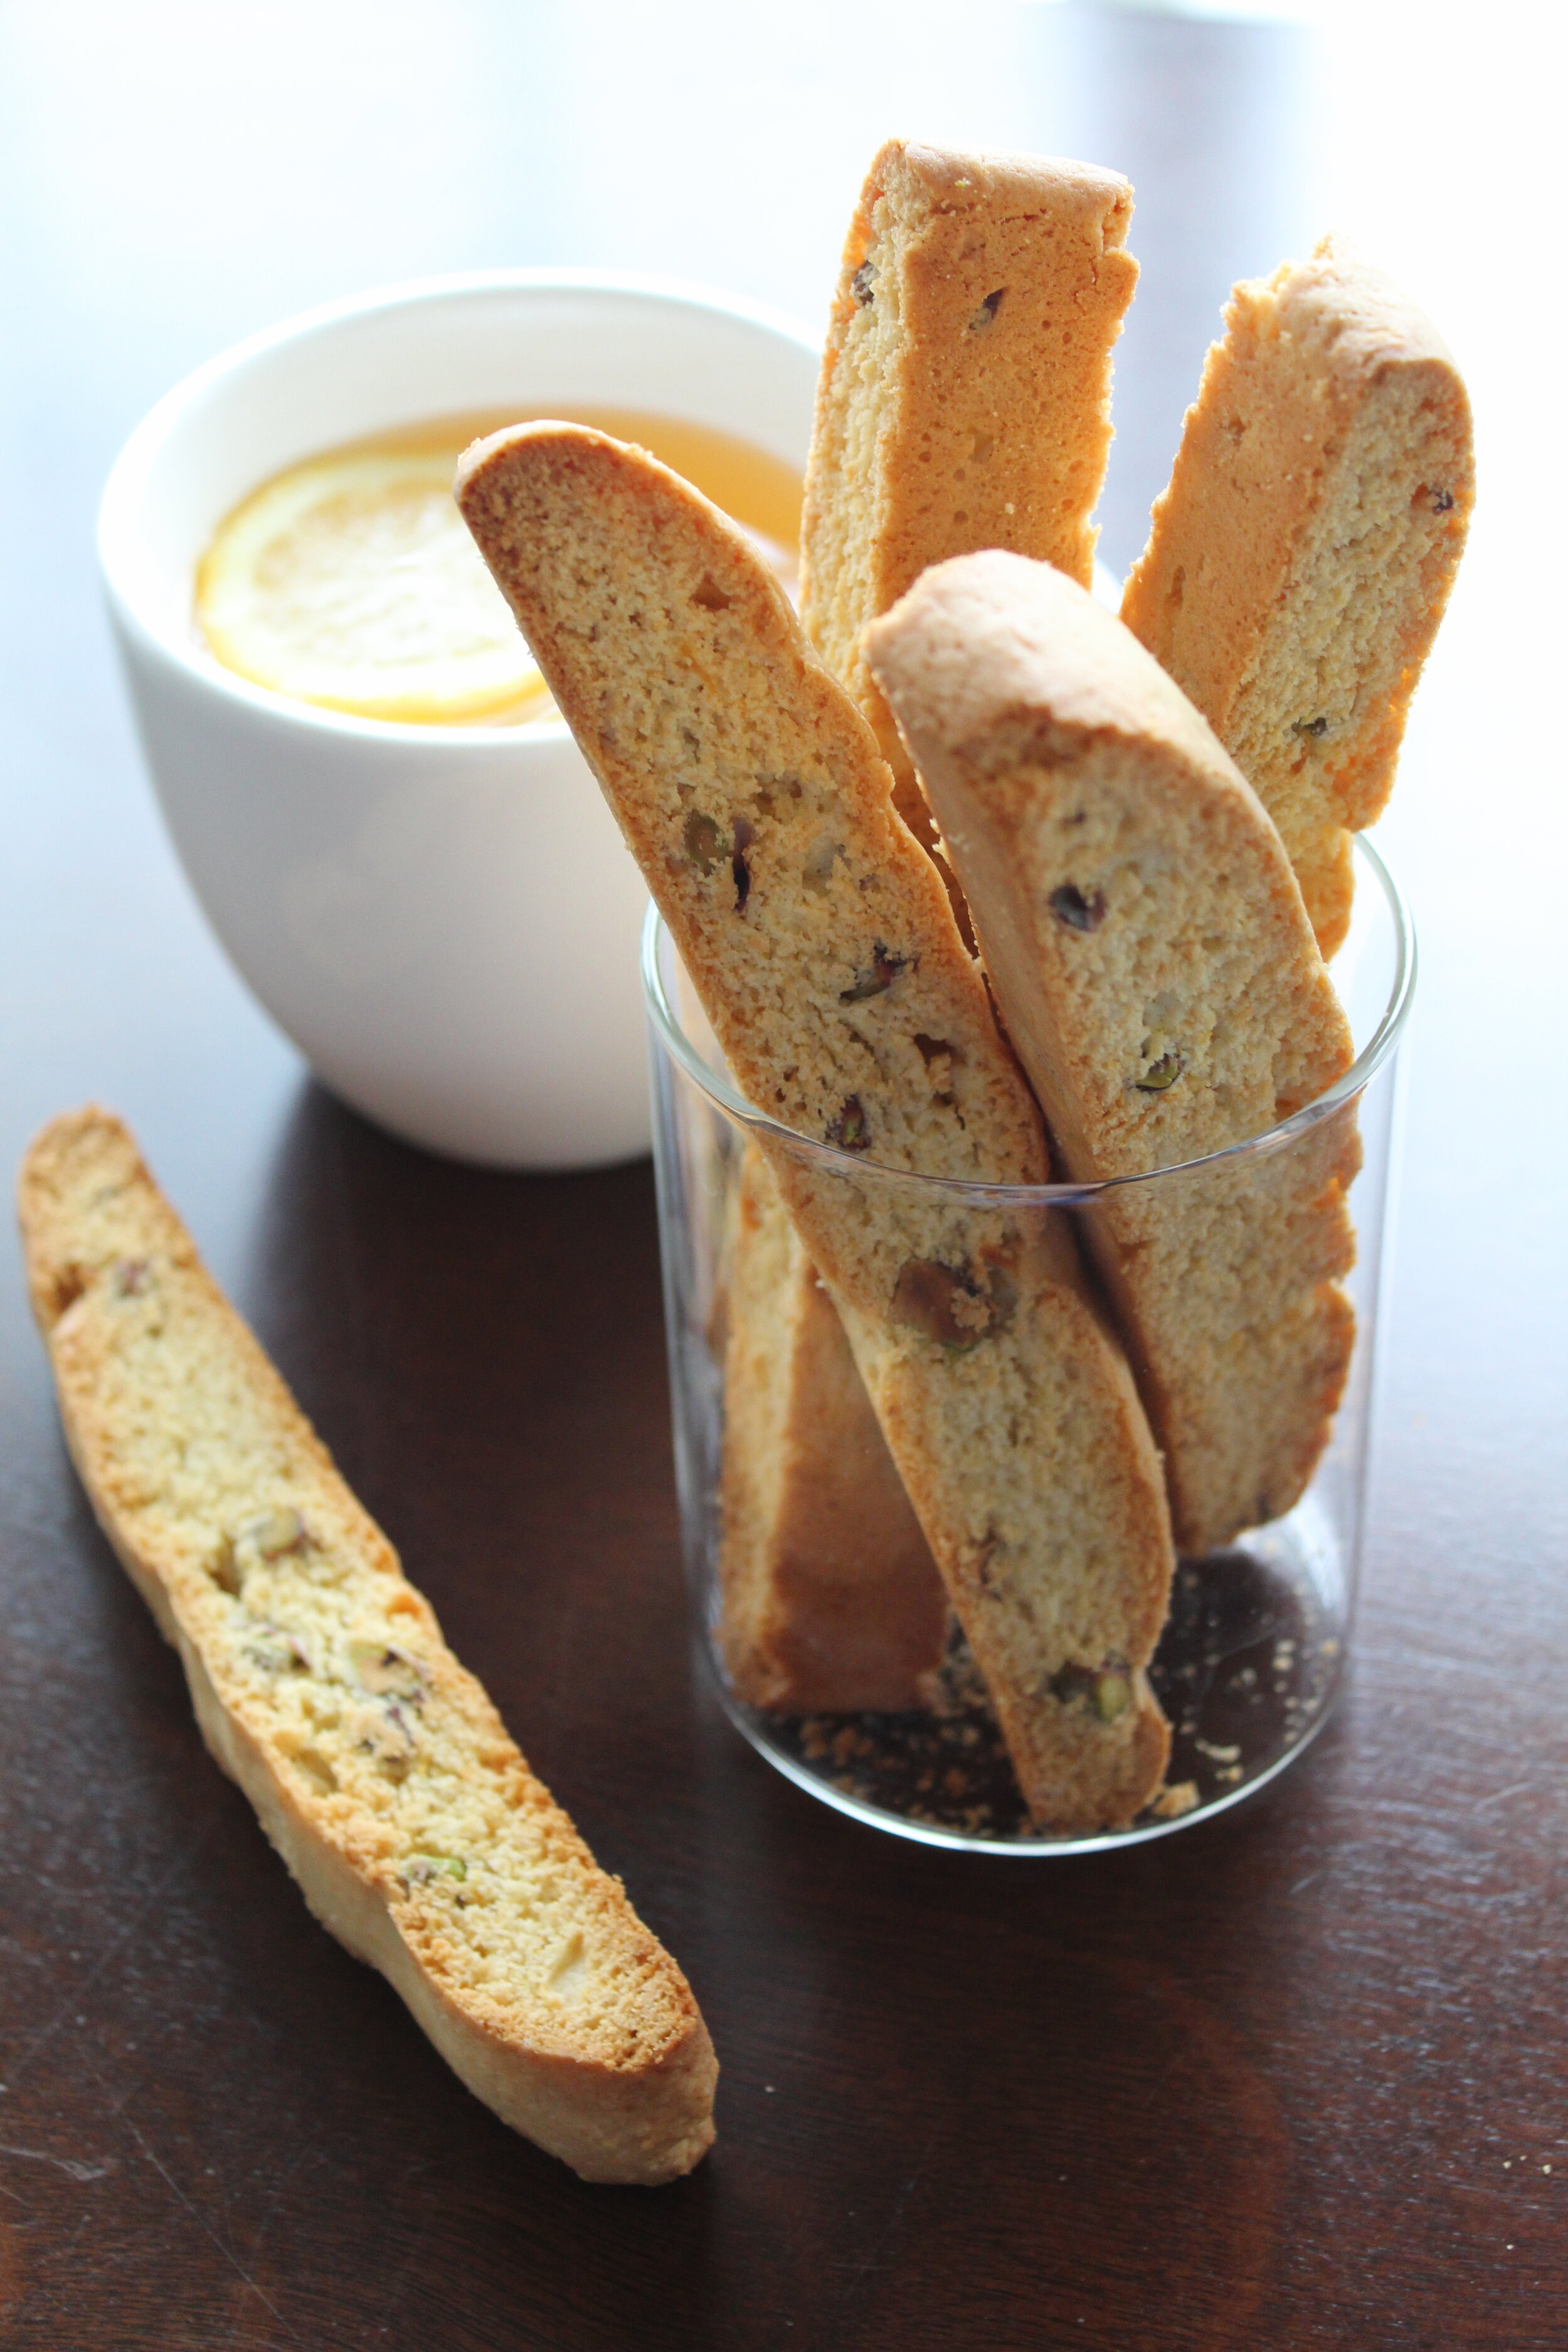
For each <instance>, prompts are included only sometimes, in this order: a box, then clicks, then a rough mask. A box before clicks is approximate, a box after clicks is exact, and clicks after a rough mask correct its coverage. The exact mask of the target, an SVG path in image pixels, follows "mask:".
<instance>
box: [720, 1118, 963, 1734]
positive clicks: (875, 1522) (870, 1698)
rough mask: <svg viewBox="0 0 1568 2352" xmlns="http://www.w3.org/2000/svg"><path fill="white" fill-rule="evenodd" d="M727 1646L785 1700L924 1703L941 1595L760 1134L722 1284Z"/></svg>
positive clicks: (736, 1673) (750, 1686)
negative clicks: (760, 1144) (726, 1322)
mask: <svg viewBox="0 0 1568 2352" xmlns="http://www.w3.org/2000/svg"><path fill="white" fill-rule="evenodd" d="M727 1306H728V1318H729V1332H728V1339H727V1344H726V1350H725V1370H724V1454H723V1468H722V1475H721V1485H720V1520H721V1529H720V1551H719V1562H720V1592H721V1617H720V1623H719V1641H720V1647H721V1651H722V1653H723V1657H724V1664H725V1667H726V1669H727V1671H728V1673H729V1675H730V1679H731V1683H732V1684H733V1685H734V1687H735V1689H736V1691H737V1693H738V1694H739V1696H741V1697H742V1698H743V1699H745V1700H747V1701H748V1702H749V1703H750V1704H751V1705H752V1706H757V1707H763V1708H768V1709H773V1710H778V1711H782V1712H784V1713H789V1714H816V1713H823V1712H851V1713H859V1712H861V1711H862V1710H864V1709H901V1708H910V1707H919V1706H924V1705H925V1704H926V1703H927V1699H928V1680H927V1678H928V1677H929V1676H931V1675H934V1674H935V1673H936V1671H937V1669H938V1668H939V1667H940V1665H941V1664H942V1654H943V1651H944V1649H945V1646H946V1635H947V1624H948V1608H947V1595H946V1592H945V1591H944V1590H943V1588H942V1579H941V1577H940V1576H939V1575H938V1573H937V1569H936V1563H935V1561H934V1560H933V1559H931V1547H930V1546H929V1544H928V1543H927V1542H926V1539H925V1538H924V1536H923V1535H922V1534H921V1524H920V1521H919V1520H918V1519H917V1518H916V1517H915V1515H914V1511H913V1509H912V1508H911V1507H910V1499H909V1496H907V1495H906V1494H905V1492H904V1489H903V1486H902V1483H901V1482H900V1477H899V1474H898V1472H897V1470H896V1469H895V1468H894V1467H893V1459H892V1456H891V1454H889V1452H888V1447H887V1442H886V1440H885V1439H884V1437H883V1435H882V1433H881V1430H880V1429H879V1426H878V1424H877V1416H876V1414H875V1413H874V1412H872V1410H871V1403H870V1400H869V1398H868V1396H867V1394H866V1389H865V1384H864V1382H863V1381H862V1380H861V1378H860V1375H859V1373H858V1371H857V1370H856V1369H855V1359H854V1357H853V1356H852V1355H851V1354H850V1352H849V1345H848V1342H847V1339H845V1336H844V1328H843V1326H842V1324H841V1323H840V1322H839V1320H838V1316H837V1311H836V1310H835V1307H834V1305H833V1302H832V1300H831V1299H830V1298H829V1297H828V1296H827V1292H826V1289H825V1288H824V1286H823V1282H822V1277H821V1276H820V1275H819V1274H818V1273H817V1271H816V1267H815V1266H814V1265H812V1263H811V1260H810V1258H809V1257H808V1256H807V1255H806V1253H805V1248H804V1246H803V1244H802V1243H801V1239H800V1235H799V1234H797V1233H796V1232H795V1226H794V1224H793V1223H792V1222H791V1220H790V1215H789V1212H788V1210H787V1209H786V1208H785V1207H784V1202H783V1201H782V1200H781V1199H780V1198H779V1192H778V1187H777V1185H776V1184H775V1183H774V1182H773V1177H772V1175H771V1174H770V1172H769V1170H768V1165H767V1162H766V1160H764V1159H763V1155H762V1153H761V1152H760V1151H759V1150H757V1148H756V1146H755V1145H754V1144H749V1145H748V1146H747V1148H746V1150H745V1152H744V1154H743V1157H742V1169H741V1175H740V1183H739V1197H738V1200H737V1202H736V1217H735V1235H734V1243H733V1247H732V1251H731V1262H730V1279H729V1288H728V1298H727Z"/></svg>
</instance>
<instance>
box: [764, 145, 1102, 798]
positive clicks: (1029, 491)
mask: <svg viewBox="0 0 1568 2352" xmlns="http://www.w3.org/2000/svg"><path fill="white" fill-rule="evenodd" d="M1131 210H1132V191H1131V188H1130V187H1129V186H1128V184H1127V183H1126V181H1125V180H1122V179H1121V178H1119V177H1118V176H1117V175H1116V173H1111V172H1103V171H1099V170H1097V169H1095V167H1094V166H1093V165H1091V164H1087V163H1068V162H1063V161H1059V160H1057V159H1055V158H1052V157H1049V156H1042V155H1006V154H996V153H984V154H981V153H976V154H970V153H964V152H961V151H958V150H955V149H944V148H936V147H922V146H916V145H914V144H911V143H910V142H905V141H902V140H898V139H893V140H889V142H887V144H886V145H885V146H884V147H883V148H882V149H881V150H880V152H879V154H878V155H877V156H876V158H875V160H874V161H873V163H872V165H871V168H870V171H869V173H868V175H867V179H866V184H865V185H864V187H863V188H862V190H861V192H860V201H859V204H858V207H857V210H856V213H855V217H854V219H853V220H852V222H851V223H850V226H849V233H848V236H847V240H846V243H845V247H844V258H843V265H842V268H841V269H840V273H839V279H838V287H837V293H836V295H835V297H834V303H833V310H832V314H831V317H830V319H829V322H828V331H827V343H826V350H825V351H824V352H823V361H822V373H821V376H820V378H819V380H818V386H817V403H816V425H815V428H814V431H813V436H812V446H811V458H810V463H809V465H808V467H807V469H806V483H805V511H804V515H803V519H802V530H801V553H802V562H801V617H802V619H803V620H804V622H805V628H806V633H807V635H809V636H810V637H811V639H812V642H813V643H814V644H815V645H816V648H817V650H818V651H819V653H820V654H821V655H822V656H823V659H824V660H825V661H826V664H827V666H828V667H829V668H830V669H831V670H832V671H833V673H834V675H835V676H836V677H837V678H838V679H839V680H840V681H841V682H842V684H843V685H845V686H846V687H847V688H848V690H849V692H850V693H851V694H852V695H853V696H854V698H855V699H856V701H857V702H858V704H859V706H860V708H861V709H862V710H864V711H865V712H866V714H867V716H868V718H869V719H870V720H871V722H872V725H873V726H874V727H875V728H876V730H877V734H878V740H879V743H880V746H881V750H882V754H883V757H884V758H885V759H886V760H887V761H889V765H890V766H891V768H892V771H893V775H894V782H895V794H896V797H897V800H898V804H899V808H900V814H902V815H903V817H904V819H905V822H906V823H907V824H910V826H911V829H913V830H914V831H915V832H916V833H917V834H918V835H921V837H925V836H926V835H927V834H928V832H929V827H928V825H927V824H926V822H925V818H924V812H923V809H922V807H921V801H920V793H919V788H918V786H917V785H916V783H915V781H914V778H913V774H912V772H911V770H910V766H909V762H908V761H907V759H906V757H905V755H904V752H903V749H902V746H901V745H900V741H899V738H898V730H896V728H895V727H894V726H893V724H892V721H891V719H890V718H889V715H888V711H887V709H886V706H885V704H884V703H883V702H882V699H881V697H880V695H879V692H878V690H877V688H876V685H875V682H874V681H873V679H872V678H871V677H870V674H869V672H868V670H867V668H866V666H865V661H864V657H863V656H862V653H861V650H860V636H861V632H862V630H863V629H864V628H865V626H866V625H867V623H868V622H869V621H872V620H874V619H875V618H876V617H877V615H878V614H879V613H885V612H886V611H887V610H888V607H889V605H890V604H893V603H894V602H895V601H896V599H897V598H898V597H900V596H901V595H902V594H903V593H904V591H905V590H906V589H907V588H909V587H910V586H912V584H913V583H914V582H915V580H916V579H917V578H918V577H919V575H920V574H921V572H923V571H924V570H925V569H926V567H927V565H928V564H931V563H937V562H942V560H943V559H944V558H946V557H948V556H952V555H964V554H968V553H969V552H971V551H973V550H974V549H976V548H982V547H1005V548H1012V549H1014V550H1016V551H1017V552H1018V553H1020V554H1024V555H1034V556H1039V557H1042V558H1044V559H1045V560H1046V561H1047V562H1053V563H1057V564H1059V565H1061V567H1062V568H1063V569H1064V570H1065V571H1068V572H1072V573H1073V575H1074V577H1075V578H1078V579H1080V580H1082V581H1083V583H1085V585H1087V584H1088V582H1089V573H1090V570H1091V568H1092V564H1093V560H1094V542H1095V537H1096V534H1095V532H1094V530H1092V529H1091V527H1090V525H1089V515H1090V514H1091V512H1092V511H1093V509H1094V506H1095V502H1096V500H1097V499H1098V498H1099V495H1100V483H1101V481H1102V479H1103V478H1104V473H1105V460H1106V455H1107V452H1108V450H1109V448H1110V352H1111V347H1112V345H1113V344H1114V343H1115V341H1116V339H1117V337H1118V335H1120V333H1121V320H1122V316H1123V314H1124V312H1125V310H1126V309H1127V306H1128V304H1129V303H1130V302H1131V299H1132V290H1133V288H1134V286H1135V284H1136V282H1137V278H1138V266H1137V264H1136V262H1135V261H1134V260H1133V259H1132V257H1131V255H1130V254H1129V253H1128V252H1127V251H1126V236H1127V228H1128V223H1129V221H1130V219H1131Z"/></svg>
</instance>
